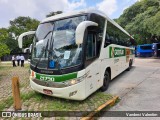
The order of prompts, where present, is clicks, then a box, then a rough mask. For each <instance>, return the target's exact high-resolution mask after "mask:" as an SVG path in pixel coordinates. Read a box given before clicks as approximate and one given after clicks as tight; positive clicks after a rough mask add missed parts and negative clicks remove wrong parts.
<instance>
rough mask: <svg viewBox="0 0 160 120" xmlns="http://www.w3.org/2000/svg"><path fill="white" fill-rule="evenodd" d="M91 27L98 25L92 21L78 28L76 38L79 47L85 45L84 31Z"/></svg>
mask: <svg viewBox="0 0 160 120" xmlns="http://www.w3.org/2000/svg"><path fill="white" fill-rule="evenodd" d="M89 26H98V24H97V23H95V22H92V21H83V22H81V23H80V24H79V25H78V26H77V28H76V36H75V40H76V44H78V45H79V44H82V43H83V38H84V31H85V30H86V28H87V27H89Z"/></svg>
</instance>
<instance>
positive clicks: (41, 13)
mask: <svg viewBox="0 0 160 120" xmlns="http://www.w3.org/2000/svg"><path fill="white" fill-rule="evenodd" d="M137 1H139V0H0V28H1V27H6V28H7V27H8V26H9V21H10V20H14V19H15V18H16V17H19V16H29V17H31V18H35V19H38V20H39V21H42V20H43V19H44V18H45V17H46V15H47V14H49V13H50V12H53V11H63V12H69V11H73V10H81V9H88V8H91V9H98V10H101V11H103V12H104V13H106V14H107V15H108V16H109V17H110V18H111V19H114V18H118V17H119V16H120V15H121V14H122V13H123V11H124V10H125V9H126V8H128V7H129V6H131V5H133V4H134V3H135V2H137Z"/></svg>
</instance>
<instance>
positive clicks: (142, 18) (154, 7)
mask: <svg viewBox="0 0 160 120" xmlns="http://www.w3.org/2000/svg"><path fill="white" fill-rule="evenodd" d="M159 20H160V6H159V1H158V0H154V1H153V0H141V1H140V2H136V3H135V4H134V5H132V6H131V7H129V8H127V9H126V10H125V11H124V12H123V14H122V15H121V16H120V17H119V18H118V19H116V22H117V23H119V24H120V25H121V26H122V27H123V28H125V29H126V30H127V31H128V32H129V33H130V34H132V35H134V36H135V37H136V41H137V43H138V44H144V43H152V42H153V41H155V40H156V39H157V42H158V41H159V42H160V39H159V38H160V22H159ZM153 39H155V40H153Z"/></svg>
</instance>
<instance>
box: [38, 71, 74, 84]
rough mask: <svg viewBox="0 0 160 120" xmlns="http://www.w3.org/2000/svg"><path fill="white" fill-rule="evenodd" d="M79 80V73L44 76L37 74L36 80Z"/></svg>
mask: <svg viewBox="0 0 160 120" xmlns="http://www.w3.org/2000/svg"><path fill="white" fill-rule="evenodd" d="M74 78H77V72H75V73H69V74H64V75H44V74H39V73H36V79H39V80H44V81H54V82H62V81H66V80H70V79H74Z"/></svg>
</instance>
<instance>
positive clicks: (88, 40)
mask: <svg viewBox="0 0 160 120" xmlns="http://www.w3.org/2000/svg"><path fill="white" fill-rule="evenodd" d="M31 34H34V35H35V37H34V39H33V43H32V49H31V61H30V78H29V79H30V85H31V88H32V89H33V90H35V91H37V92H39V93H42V94H46V95H49V96H55V97H60V98H65V99H72V100H84V99H86V98H87V97H88V96H89V95H91V94H92V93H94V92H95V91H97V90H98V89H100V90H101V91H106V90H107V88H108V86H109V81H110V80H112V79H113V78H114V77H116V76H117V75H119V74H120V73H122V72H123V71H124V70H126V69H127V70H129V69H130V68H131V67H132V64H133V62H134V54H133V53H134V49H133V48H130V46H131V45H132V43H133V42H131V41H133V37H132V36H131V35H130V34H129V33H127V32H126V31H125V30H124V29H123V28H122V27H120V26H119V25H118V24H117V23H116V22H114V21H113V20H111V19H110V18H109V17H107V16H106V15H105V14H104V13H102V12H100V11H97V10H83V11H76V12H70V13H62V14H58V15H55V16H52V17H49V18H46V19H44V20H43V21H42V22H41V23H40V25H39V26H38V28H37V30H36V31H29V32H26V33H23V34H21V35H20V36H19V38H18V44H19V47H20V48H23V37H24V36H26V35H31Z"/></svg>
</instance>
